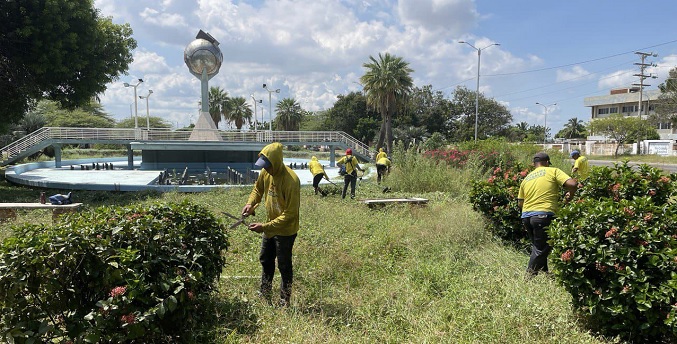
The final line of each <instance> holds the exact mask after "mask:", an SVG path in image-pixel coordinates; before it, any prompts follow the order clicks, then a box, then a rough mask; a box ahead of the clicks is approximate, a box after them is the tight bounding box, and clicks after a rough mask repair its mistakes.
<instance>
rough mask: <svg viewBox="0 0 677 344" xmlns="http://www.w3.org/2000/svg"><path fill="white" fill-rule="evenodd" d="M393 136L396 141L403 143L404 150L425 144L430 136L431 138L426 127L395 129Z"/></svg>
mask: <svg viewBox="0 0 677 344" xmlns="http://www.w3.org/2000/svg"><path fill="white" fill-rule="evenodd" d="M393 134H394V136H395V140H396V141H398V142H400V141H401V142H402V144H403V145H404V149H409V147H411V146H415V145H416V144H419V143H421V142H423V141H424V140H425V139H426V138H427V137H428V136H430V134H428V132H427V131H426V130H425V128H424V127H414V126H408V127H404V128H395V129H394V130H393Z"/></svg>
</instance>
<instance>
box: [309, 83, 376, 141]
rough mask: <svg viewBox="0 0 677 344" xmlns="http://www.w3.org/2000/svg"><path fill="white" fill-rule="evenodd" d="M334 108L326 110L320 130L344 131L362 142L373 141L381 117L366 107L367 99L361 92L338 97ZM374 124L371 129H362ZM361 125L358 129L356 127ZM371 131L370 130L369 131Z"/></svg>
mask: <svg viewBox="0 0 677 344" xmlns="http://www.w3.org/2000/svg"><path fill="white" fill-rule="evenodd" d="M337 98H338V99H337V100H336V102H335V103H334V106H333V107H332V108H331V109H329V110H327V113H326V116H325V124H324V126H323V129H322V130H337V131H344V132H346V133H347V134H348V135H351V136H353V137H355V138H362V141H363V142H370V141H372V140H374V136H375V133H376V132H377V131H378V129H379V127H380V123H381V116H380V115H379V113H378V112H376V111H375V110H374V109H373V108H372V107H367V98H366V97H365V96H364V95H363V94H362V93H361V92H350V93H348V94H347V95H339V96H338V97H337ZM368 123H376V124H374V126H373V127H372V128H369V127H364V126H365V125H367V124H368ZM360 125H362V127H361V128H359V129H358V126H360ZM369 129H372V130H369Z"/></svg>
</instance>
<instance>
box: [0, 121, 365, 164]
mask: <svg viewBox="0 0 677 344" xmlns="http://www.w3.org/2000/svg"><path fill="white" fill-rule="evenodd" d="M193 130H203V129H193ZM218 133H219V136H220V137H221V139H222V140H223V141H225V142H281V143H285V144H290V143H294V142H298V143H308V144H313V145H329V144H331V143H343V144H345V145H346V146H348V147H350V148H352V149H353V151H354V152H355V153H357V154H360V155H363V156H364V157H366V158H369V159H371V157H372V156H373V155H374V153H373V152H372V151H371V149H370V147H369V146H367V145H366V144H364V143H362V142H360V141H359V140H357V139H355V138H354V137H352V136H350V135H348V134H346V133H345V132H342V131H223V130H219V131H218ZM191 134H192V131H179V130H170V129H150V130H148V129H140V128H139V129H119V128H65V127H44V128H41V129H38V130H36V131H34V132H32V133H30V134H28V135H26V136H24V137H22V138H20V139H19V140H16V141H14V142H12V143H10V144H9V145H7V146H5V147H2V148H0V154H1V155H0V157H1V158H2V159H1V160H2V164H3V165H4V164H7V162H8V161H10V160H12V159H14V158H16V157H19V156H20V155H21V154H22V153H24V152H26V151H27V150H29V149H30V148H31V147H34V146H36V145H38V144H40V143H43V142H45V141H47V140H52V141H56V142H58V141H61V140H82V141H90V142H92V143H94V142H96V141H128V142H132V141H189V139H190V136H191Z"/></svg>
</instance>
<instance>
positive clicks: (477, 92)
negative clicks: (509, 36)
mask: <svg viewBox="0 0 677 344" xmlns="http://www.w3.org/2000/svg"><path fill="white" fill-rule="evenodd" d="M458 43H465V44H467V45H469V46H471V47H472V48H473V49H475V50H477V89H476V90H475V141H477V117H478V114H479V110H480V61H481V56H482V50H484V49H486V48H489V47H492V46H494V45H501V44H500V43H492V44H489V45H487V46H486V47H484V48H476V47H475V46H474V45H472V44H470V43H468V42H466V41H460V42H458Z"/></svg>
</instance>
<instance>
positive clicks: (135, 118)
mask: <svg viewBox="0 0 677 344" xmlns="http://www.w3.org/2000/svg"><path fill="white" fill-rule="evenodd" d="M142 82H143V79H139V82H137V83H136V85H132V84H129V83H126V82H125V83H124V85H125V87H133V88H134V129H136V128H138V127H139V108H138V106H137V104H136V87H137V86H139V85H141V83H142Z"/></svg>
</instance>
